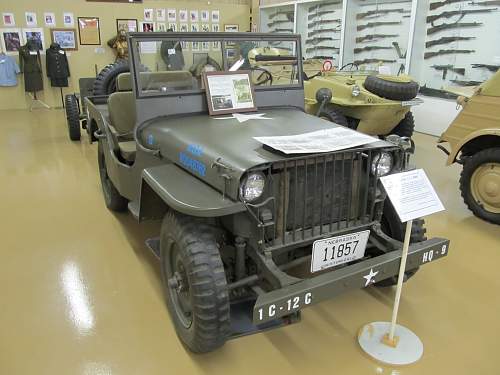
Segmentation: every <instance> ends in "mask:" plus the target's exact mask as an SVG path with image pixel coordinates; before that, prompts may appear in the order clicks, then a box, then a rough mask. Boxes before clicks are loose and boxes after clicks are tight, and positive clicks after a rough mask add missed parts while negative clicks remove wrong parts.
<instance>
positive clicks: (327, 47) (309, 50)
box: [306, 46, 340, 53]
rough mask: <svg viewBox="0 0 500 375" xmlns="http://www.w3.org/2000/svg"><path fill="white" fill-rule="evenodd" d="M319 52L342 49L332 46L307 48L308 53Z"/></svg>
mask: <svg viewBox="0 0 500 375" xmlns="http://www.w3.org/2000/svg"><path fill="white" fill-rule="evenodd" d="M317 50H324V51H329V50H331V51H340V48H338V47H331V46H314V47H308V48H306V53H309V52H313V51H317Z"/></svg>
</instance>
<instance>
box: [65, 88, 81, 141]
mask: <svg viewBox="0 0 500 375" xmlns="http://www.w3.org/2000/svg"><path fill="white" fill-rule="evenodd" d="M64 105H65V107H66V122H67V123H68V132H69V139H71V140H72V141H79V140H80V138H81V134H80V106H79V104H78V98H77V97H76V95H74V94H70V95H66V96H65V98H64Z"/></svg>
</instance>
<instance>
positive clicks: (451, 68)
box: [431, 64, 465, 79]
mask: <svg viewBox="0 0 500 375" xmlns="http://www.w3.org/2000/svg"><path fill="white" fill-rule="evenodd" d="M431 68H432V69H436V70H440V71H442V72H443V79H446V75H447V74H448V71H451V72H453V73H457V74H459V75H461V76H463V75H465V68H455V66H454V65H451V64H450V65H431Z"/></svg>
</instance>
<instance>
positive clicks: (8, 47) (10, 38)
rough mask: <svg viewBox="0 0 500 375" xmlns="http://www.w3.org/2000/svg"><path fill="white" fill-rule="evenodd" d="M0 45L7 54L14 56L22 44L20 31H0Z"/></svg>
mask: <svg viewBox="0 0 500 375" xmlns="http://www.w3.org/2000/svg"><path fill="white" fill-rule="evenodd" d="M0 36H1V38H0V43H1V46H2V50H4V51H5V53H7V54H16V53H17V52H18V51H19V48H20V47H21V44H22V34H21V29H0Z"/></svg>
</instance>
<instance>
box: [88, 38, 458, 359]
mask: <svg viewBox="0 0 500 375" xmlns="http://www.w3.org/2000/svg"><path fill="white" fill-rule="evenodd" d="M164 41H169V42H172V43H174V44H177V43H178V44H179V45H180V46H181V47H182V48H176V49H171V50H170V51H169V53H172V54H175V53H183V59H182V60H183V61H184V62H185V63H186V64H191V60H193V59H195V58H198V57H199V56H194V55H195V54H197V53H205V54H207V55H208V56H209V57H210V58H211V59H213V60H214V61H216V63H217V65H219V66H220V67H221V68H222V69H223V70H224V71H228V70H230V69H232V70H235V69H236V68H235V67H234V65H233V66H231V65H230V64H229V59H231V61H232V60H233V59H234V57H235V56H234V54H235V49H236V47H235V46H237V45H238V44H239V43H248V42H251V43H253V44H256V45H260V46H263V47H264V46H267V45H270V44H271V43H273V44H275V43H277V42H278V43H282V44H283V45H286V46H288V48H290V49H291V50H294V51H296V55H295V57H293V59H294V61H295V63H294V69H295V70H296V72H297V73H298V74H293V75H290V76H289V81H288V82H286V83H285V82H283V81H282V82H279V84H275V85H270V84H269V83H266V84H261V85H256V86H255V88H254V89H255V95H254V96H255V104H256V107H257V108H258V113H260V114H265V116H254V118H250V119H248V121H245V122H240V121H238V120H237V119H236V118H234V116H231V115H224V116H209V112H208V106H207V96H206V92H205V89H204V84H203V80H202V79H201V78H200V77H198V75H197V74H193V73H192V72H190V71H189V70H183V69H180V70H175V71H171V70H168V69H167V67H165V66H164V65H162V59H161V53H160V45H161V43H162V42H164ZM128 43H129V51H130V59H131V73H130V74H126V73H124V74H122V75H120V76H119V77H118V78H117V89H118V91H117V92H115V93H113V94H111V95H109V97H107V98H103V97H95V98H92V97H89V98H86V101H87V108H88V112H89V120H88V121H89V123H95V125H96V126H97V129H98V130H97V131H96V132H95V137H96V138H97V140H98V166H99V172H100V177H101V182H102V190H103V193H104V201H105V204H106V206H107V207H108V208H109V209H111V210H113V211H123V210H127V209H128V211H130V213H131V214H132V215H133V216H134V217H135V218H136V219H137V220H138V221H143V220H155V219H162V220H163V221H162V225H161V233H160V236H159V237H158V238H152V239H149V240H148V241H147V245H148V246H149V247H150V248H151V249H152V250H153V252H154V253H155V254H156V255H157V256H158V258H159V260H160V263H161V273H162V277H163V284H164V291H165V298H166V305H167V308H168V310H169V312H170V316H171V318H172V321H173V324H174V326H175V329H176V332H177V334H178V336H179V337H180V339H181V341H182V342H183V343H184V344H185V345H186V346H187V347H188V348H189V349H190V350H192V351H194V352H208V351H212V350H214V349H216V348H218V347H220V346H221V345H223V344H224V342H225V341H226V340H227V339H229V338H235V337H239V336H242V335H248V334H252V333H256V332H260V331H263V330H267V329H272V328H277V327H281V326H284V325H288V324H292V323H295V322H298V321H299V320H300V311H301V310H302V309H303V308H306V307H309V306H312V305H314V304H316V303H319V302H320V301H323V300H325V299H328V298H332V297H334V296H336V295H338V294H339V293H342V292H345V291H348V290H351V289H357V288H364V287H367V286H369V285H372V284H375V285H379V286H388V285H393V284H394V283H395V281H396V275H397V273H398V268H399V263H400V260H401V248H402V242H401V241H402V240H403V235H404V233H403V232H404V231H403V225H402V224H401V223H400V222H399V220H398V219H397V216H396V214H395V212H394V209H393V208H392V206H391V204H390V203H389V201H388V199H387V198H386V193H385V192H384V190H383V188H382V186H381V184H380V182H379V178H380V177H381V176H383V175H386V174H389V173H396V172H399V171H401V170H404V169H406V168H407V163H408V156H409V155H408V153H407V151H408V147H409V145H408V143H407V142H404V140H403V139H401V138H400V137H392V138H391V142H388V141H385V140H379V139H373V142H370V143H369V144H367V145H363V146H357V147H351V148H348V149H342V150H336V151H331V152H323V153H308V154H300V155H299V154H284V153H282V152H280V151H277V150H276V149H273V148H270V147H267V146H264V145H263V144H262V143H260V142H258V141H257V140H256V139H254V137H258V136H280V135H297V134H302V133H305V132H311V131H315V130H331V129H335V128H339V125H337V124H334V123H331V122H329V121H324V120H322V119H320V118H318V117H314V116H310V115H308V114H306V113H305V112H304V88H303V80H302V78H301V77H302V75H301V72H302V63H301V62H302V58H301V51H300V36H298V35H275V34H253V33H252V34H250V33H155V34H151V33H132V34H130V35H129V37H128ZM155 46H156V47H155ZM200 51H201V52H200ZM203 51H205V52H203ZM179 60H181V59H179ZM240 60H241V59H240ZM141 64H143V65H145V66H147V67H148V68H149V70H150V71H149V72H141V71H140V70H141V69H140V66H141ZM241 66H243V65H241ZM250 73H251V74H252V76H253V77H254V78H255V79H256V78H258V76H259V75H260V74H261V73H262V71H259V70H255V71H254V70H252V69H251V68H250ZM202 75H203V74H202ZM255 75H257V77H255ZM257 81H258V80H257ZM257 117H260V118H257ZM341 129H342V130H347V131H349V132H352V133H354V131H353V130H349V129H345V128H341ZM341 129H338V130H341ZM367 138H370V137H367ZM411 240H412V245H411V246H410V250H409V256H408V266H407V270H408V271H407V277H410V276H412V275H413V274H414V273H415V272H416V271H417V269H418V268H419V267H420V266H421V265H422V264H425V263H427V262H430V261H434V260H436V259H439V258H441V257H443V256H445V255H446V254H447V252H448V245H449V241H448V240H446V239H442V238H433V239H429V240H428V239H426V237H425V228H424V226H423V220H417V221H415V222H414V230H413V233H412V238H411ZM311 270H312V271H314V272H310V271H311Z"/></svg>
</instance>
